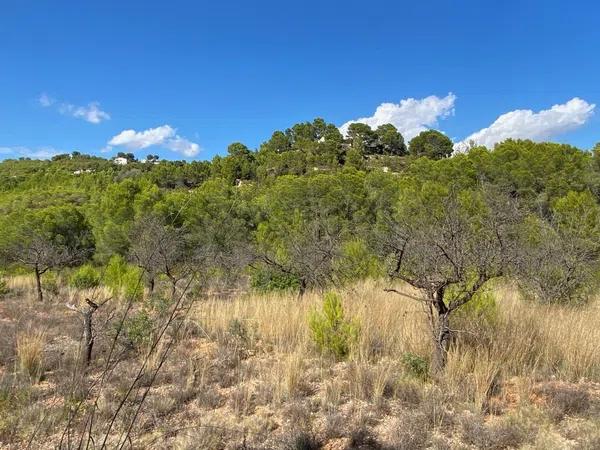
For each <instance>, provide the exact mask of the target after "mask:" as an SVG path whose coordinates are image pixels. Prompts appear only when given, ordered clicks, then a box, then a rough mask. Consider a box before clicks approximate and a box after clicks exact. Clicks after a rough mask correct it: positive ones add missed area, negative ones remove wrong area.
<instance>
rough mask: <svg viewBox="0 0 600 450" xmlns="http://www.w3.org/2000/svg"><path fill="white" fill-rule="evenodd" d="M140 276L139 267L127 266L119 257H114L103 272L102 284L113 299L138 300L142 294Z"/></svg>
mask: <svg viewBox="0 0 600 450" xmlns="http://www.w3.org/2000/svg"><path fill="white" fill-rule="evenodd" d="M142 275H143V274H142V271H141V269H140V268H139V267H135V266H132V265H130V264H127V262H126V261H125V259H124V258H123V257H122V256H120V255H114V256H113V257H112V258H110V260H109V261H108V264H107V265H106V269H105V270H104V279H103V283H104V284H105V285H106V286H107V287H108V288H110V290H111V291H112V294H113V295H114V296H115V297H121V298H124V299H127V300H129V299H133V300H140V299H141V298H142V296H143V293H144V289H143V283H142Z"/></svg>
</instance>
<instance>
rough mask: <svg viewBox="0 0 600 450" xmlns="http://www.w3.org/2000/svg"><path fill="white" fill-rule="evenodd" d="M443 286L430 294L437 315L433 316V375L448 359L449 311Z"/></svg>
mask: <svg viewBox="0 0 600 450" xmlns="http://www.w3.org/2000/svg"><path fill="white" fill-rule="evenodd" d="M444 294H445V288H444V287H441V288H439V289H438V290H437V291H435V293H433V294H432V295H430V298H431V301H432V303H433V307H434V308H435V313H436V314H437V317H435V318H433V319H434V323H433V324H432V325H433V330H432V331H433V345H434V348H433V358H432V361H431V375H432V376H433V377H436V376H438V375H439V374H440V373H442V372H443V371H444V369H445V367H446V361H447V359H448V348H449V347H450V339H451V331H450V317H449V316H450V311H449V310H448V307H447V306H446V303H445V302H444Z"/></svg>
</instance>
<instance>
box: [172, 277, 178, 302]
mask: <svg viewBox="0 0 600 450" xmlns="http://www.w3.org/2000/svg"><path fill="white" fill-rule="evenodd" d="M175 294H177V280H173V279H172V280H171V299H173V300H175Z"/></svg>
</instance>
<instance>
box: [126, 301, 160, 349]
mask: <svg viewBox="0 0 600 450" xmlns="http://www.w3.org/2000/svg"><path fill="white" fill-rule="evenodd" d="M153 328H154V323H153V321H152V318H151V317H150V315H149V314H148V312H147V311H145V310H141V311H139V312H137V313H136V314H133V315H132V316H131V317H129V318H128V319H127V320H126V321H125V325H124V331H125V336H127V339H129V341H130V342H131V344H132V345H133V346H134V347H135V348H136V349H140V348H142V347H143V346H145V345H147V344H149V343H150V341H151V339H152V331H153Z"/></svg>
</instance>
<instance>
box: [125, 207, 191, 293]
mask: <svg viewBox="0 0 600 450" xmlns="http://www.w3.org/2000/svg"><path fill="white" fill-rule="evenodd" d="M129 253H130V257H131V259H132V260H133V261H134V262H135V264H136V265H137V266H138V267H140V268H141V269H142V270H143V271H144V273H145V274H146V277H147V280H148V290H149V291H150V293H152V292H153V291H154V284H155V278H156V276H157V275H165V276H166V277H167V278H168V279H169V282H170V283H171V296H172V297H173V298H174V297H175V293H176V292H177V283H178V282H179V281H180V280H181V279H183V278H185V277H186V276H187V275H188V274H189V272H190V271H191V267H192V256H191V249H190V245H189V239H188V236H187V234H186V233H185V230H184V229H183V228H176V227H173V226H171V225H168V224H165V223H164V221H163V220H162V219H161V218H159V217H158V216H156V215H148V216H144V217H142V218H140V219H139V220H138V221H137V222H136V223H135V224H134V226H133V228H132V234H131V247H130V251H129Z"/></svg>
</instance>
